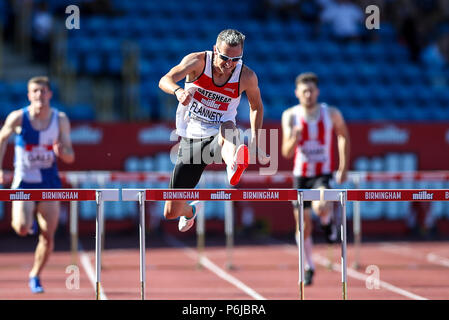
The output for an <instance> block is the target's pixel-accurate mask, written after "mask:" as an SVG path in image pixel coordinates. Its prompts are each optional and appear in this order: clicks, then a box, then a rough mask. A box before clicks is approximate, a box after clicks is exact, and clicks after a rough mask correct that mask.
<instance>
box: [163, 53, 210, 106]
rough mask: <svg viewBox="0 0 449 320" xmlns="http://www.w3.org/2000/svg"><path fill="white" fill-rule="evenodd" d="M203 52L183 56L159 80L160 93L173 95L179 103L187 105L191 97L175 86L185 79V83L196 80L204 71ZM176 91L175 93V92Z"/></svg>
mask: <svg viewBox="0 0 449 320" xmlns="http://www.w3.org/2000/svg"><path fill="white" fill-rule="evenodd" d="M205 54H206V53H205V52H194V53H190V54H188V55H187V56H185V57H184V58H183V59H182V60H181V62H180V63H179V64H178V65H176V66H174V67H173V68H171V69H170V71H169V72H168V73H167V74H166V75H164V76H163V77H162V78H161V79H160V80H159V88H161V90H162V91H164V92H166V93H169V94H174V95H175V96H176V98H177V99H178V101H179V102H181V103H182V104H183V105H185V106H186V105H188V104H189V103H190V100H191V99H192V96H191V95H190V94H189V93H188V92H187V91H185V90H184V88H182V87H181V89H179V90H176V89H178V88H179V87H180V86H179V85H178V84H177V82H178V81H181V80H182V79H184V78H186V80H187V81H192V80H194V79H196V78H197V77H198V76H199V75H200V74H201V72H203V70H204V63H205ZM175 90H176V92H175Z"/></svg>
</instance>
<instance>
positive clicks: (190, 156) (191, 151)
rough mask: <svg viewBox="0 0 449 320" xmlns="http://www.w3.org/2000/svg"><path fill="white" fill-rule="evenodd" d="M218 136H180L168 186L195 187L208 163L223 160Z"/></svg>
mask: <svg viewBox="0 0 449 320" xmlns="http://www.w3.org/2000/svg"><path fill="white" fill-rule="evenodd" d="M218 136H219V135H218V134H216V135H215V136H211V137H208V138H203V139H190V138H181V141H180V144H179V149H178V158H177V159H176V164H175V168H174V169H173V173H172V175H171V178H170V183H169V188H174V189H175V188H178V189H179V188H186V189H189V188H195V187H196V185H197V184H198V182H199V181H200V178H201V175H202V174H203V171H204V169H205V168H206V167H207V166H208V165H209V164H212V163H222V162H223V161H222V158H221V147H220V145H219V144H218Z"/></svg>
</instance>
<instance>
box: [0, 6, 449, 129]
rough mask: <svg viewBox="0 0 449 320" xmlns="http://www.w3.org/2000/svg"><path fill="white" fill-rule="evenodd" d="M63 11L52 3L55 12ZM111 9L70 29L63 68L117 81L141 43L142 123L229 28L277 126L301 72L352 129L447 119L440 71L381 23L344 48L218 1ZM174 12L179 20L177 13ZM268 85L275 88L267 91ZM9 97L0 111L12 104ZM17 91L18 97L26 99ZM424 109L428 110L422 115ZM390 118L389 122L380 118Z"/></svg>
mask: <svg viewBox="0 0 449 320" xmlns="http://www.w3.org/2000/svg"><path fill="white" fill-rule="evenodd" d="M65 3H66V1H49V4H50V7H51V8H53V9H55V8H60V7H61V6H63V5H64V4H65ZM70 3H71V4H82V3H83V1H70ZM111 3H112V5H113V8H114V10H115V11H116V12H117V14H115V15H113V16H107V15H105V14H99V15H89V16H86V17H83V21H82V28H81V29H79V30H70V32H69V33H68V45H67V52H68V57H69V62H70V64H71V65H72V66H73V67H74V68H75V69H76V70H77V72H78V73H79V74H83V75H88V76H89V75H90V76H97V75H111V76H120V75H121V72H122V67H123V61H124V59H123V52H122V48H123V46H124V45H125V44H124V43H125V42H124V41H131V42H135V43H136V44H138V45H139V48H140V52H139V59H140V63H139V72H140V78H141V81H142V83H141V85H140V90H141V94H140V97H141V109H142V110H141V111H140V112H138V114H139V115H142V116H144V115H146V116H147V117H150V116H151V117H157V116H159V114H158V112H157V110H152V109H153V108H155V109H157V104H160V103H163V101H162V100H158V99H159V98H158V97H160V96H161V94H160V92H159V91H160V89H159V88H158V86H157V82H158V80H159V78H160V77H161V76H162V75H163V74H164V73H165V72H167V71H168V70H169V69H170V67H172V66H173V65H175V64H176V63H178V62H179V61H180V60H181V58H182V57H183V56H184V55H186V54H187V53H189V52H191V51H196V50H211V49H212V45H213V44H214V42H215V38H216V35H217V33H218V32H219V31H220V30H222V29H224V28H227V27H231V28H237V29H240V30H241V31H242V32H244V33H245V34H246V36H247V40H246V46H245V50H244V55H245V58H244V61H245V63H247V64H248V65H249V66H250V67H251V68H252V69H253V70H255V71H256V73H257V74H258V75H259V82H260V86H261V88H263V89H262V90H261V92H262V98H263V101H264V104H265V107H266V109H267V114H266V116H267V118H269V119H270V118H271V119H274V120H279V119H280V117H281V115H282V110H283V109H285V108H286V107H288V106H290V105H292V104H295V103H296V101H295V100H296V98H295V97H294V95H293V90H292V85H293V83H294V79H295V76H296V75H297V74H299V73H300V72H304V71H314V72H316V73H317V74H318V75H319V76H320V79H321V84H322V85H323V87H322V88H321V92H322V95H321V98H322V100H323V101H326V102H329V103H330V104H334V105H336V106H338V107H340V108H341V109H342V111H343V114H344V116H346V117H347V119H348V120H349V121H353V120H379V119H387V120H419V119H426V120H436V119H449V108H448V106H449V90H447V87H446V86H443V87H442V88H441V89H434V87H435V86H436V83H441V78H442V77H443V80H444V77H446V81H447V76H445V75H444V73H443V71H442V70H432V69H429V68H430V67H427V66H421V65H416V64H414V63H413V62H412V61H410V60H409V54H408V51H407V49H406V48H405V46H403V45H402V44H401V43H399V41H398V37H397V31H396V30H395V28H394V26H393V25H392V24H390V23H388V22H383V23H382V24H381V27H380V29H379V30H376V31H372V32H376V33H377V38H378V40H376V41H371V42H351V43H347V44H343V43H339V42H337V41H335V40H334V39H333V38H332V36H331V32H330V31H329V30H327V27H326V26H321V28H318V29H317V28H316V27H315V26H313V25H312V24H310V23H306V22H303V21H300V20H294V19H290V20H287V21H284V20H280V19H278V18H276V17H273V16H271V17H270V18H268V19H267V20H265V21H260V20H257V19H256V18H255V17H254V16H255V15H254V14H253V11H254V9H255V8H254V7H253V6H254V5H255V4H254V3H255V2H254V1H243V0H242V1H239V2H236V3H234V4H233V5H232V6H230V5H226V4H225V3H220V2H210V3H207V5H205V4H204V2H203V1H200V0H192V1H189V5H188V6H185V5H184V2H183V1H182V0H167V1H162V2H159V1H158V2H155V1H138V0H129V1H120V0H113V1H111ZM180 6H182V7H183V8H184V11H183V12H182V13H180V12H179V10H177V8H179V7H180ZM192 21H194V23H192ZM317 30H318V31H317ZM326 30H327V31H326ZM125 46H126V45H125ZM13 86H15V85H14V84H13ZM271 86H275V89H273V90H270V89H269V87H271ZM3 87H4V84H3ZM282 88H284V89H282ZM3 91H4V88H2V84H1V83H0V92H3ZM14 92H16V91H14V90H12V92H10V94H9V95H7V98H6V99H5V100H4V101H3V102H2V104H4V105H7V104H8V101H10V102H11V103H12V104H17V103H18V101H17V100H19V99H18V98H17V96H16V95H15V93H14ZM19 92H20V94H21V95H22V96H23V91H20V90H19ZM373 104H374V105H376V106H377V108H375V109H377V110H374V109H373V108H372V105H373ZM423 104H425V105H426V106H427V108H426V109H427V110H429V109H431V110H432V111H431V112H423V110H422V105H423ZM2 109H3V108H2ZM387 109H388V110H389V112H388V114H385V113H383V112H382V110H387ZM379 110H380V111H379ZM4 113H5V112H2V114H0V117H3V116H4V115H3V114H4ZM86 114H87V113H86ZM94 114H95V112H90V113H89V116H92V115H94Z"/></svg>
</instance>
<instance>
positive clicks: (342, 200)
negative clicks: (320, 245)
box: [340, 191, 348, 300]
mask: <svg viewBox="0 0 449 320" xmlns="http://www.w3.org/2000/svg"><path fill="white" fill-rule="evenodd" d="M346 199H347V194H346V191H342V192H341V193H340V203H341V279H342V293H343V300H347V299H348V292H347V290H348V288H347V265H346V263H347V261H346Z"/></svg>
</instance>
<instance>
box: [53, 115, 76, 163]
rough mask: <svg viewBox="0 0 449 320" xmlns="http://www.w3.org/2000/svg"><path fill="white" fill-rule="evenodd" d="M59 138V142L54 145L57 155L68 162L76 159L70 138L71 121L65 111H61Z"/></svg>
mask: <svg viewBox="0 0 449 320" xmlns="http://www.w3.org/2000/svg"><path fill="white" fill-rule="evenodd" d="M58 121H59V138H58V142H57V143H56V144H55V145H54V146H53V151H54V152H55V154H56V156H57V157H59V158H60V159H61V160H62V161H64V162H66V163H73V162H74V161H75V152H74V151H73V147H72V140H71V139H70V121H69V119H68V118H67V116H66V114H65V113H64V112H59V115H58Z"/></svg>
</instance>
